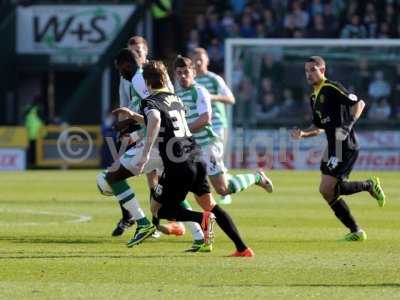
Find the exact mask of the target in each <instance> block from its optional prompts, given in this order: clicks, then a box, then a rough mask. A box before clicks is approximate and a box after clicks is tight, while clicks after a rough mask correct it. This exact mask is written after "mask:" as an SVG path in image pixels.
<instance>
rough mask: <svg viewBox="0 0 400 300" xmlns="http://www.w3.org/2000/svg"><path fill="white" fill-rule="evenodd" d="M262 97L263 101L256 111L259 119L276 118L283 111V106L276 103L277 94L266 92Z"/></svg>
mask: <svg viewBox="0 0 400 300" xmlns="http://www.w3.org/2000/svg"><path fill="white" fill-rule="evenodd" d="M262 99H263V101H262V102H261V104H260V105H259V108H258V109H257V112H256V117H257V120H259V121H267V120H268V119H272V118H276V117H277V116H278V115H279V114H280V112H281V107H280V105H279V104H278V103H276V101H275V95H274V94H273V93H266V94H264V95H263V98H262Z"/></svg>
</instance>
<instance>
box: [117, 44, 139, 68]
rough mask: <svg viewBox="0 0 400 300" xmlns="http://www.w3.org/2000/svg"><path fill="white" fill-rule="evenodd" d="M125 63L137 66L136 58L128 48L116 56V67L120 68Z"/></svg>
mask: <svg viewBox="0 0 400 300" xmlns="http://www.w3.org/2000/svg"><path fill="white" fill-rule="evenodd" d="M124 62H128V63H134V64H136V59H135V56H134V54H133V53H132V52H131V51H130V50H129V49H128V48H122V49H121V50H119V52H118V54H117V55H116V56H115V65H117V66H118V65H120V64H121V63H124Z"/></svg>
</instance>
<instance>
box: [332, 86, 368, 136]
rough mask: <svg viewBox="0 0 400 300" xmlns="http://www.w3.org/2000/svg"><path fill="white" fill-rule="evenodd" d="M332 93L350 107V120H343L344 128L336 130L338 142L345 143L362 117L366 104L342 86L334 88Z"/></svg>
mask: <svg viewBox="0 0 400 300" xmlns="http://www.w3.org/2000/svg"><path fill="white" fill-rule="evenodd" d="M330 92H331V93H334V96H335V97H336V98H338V99H339V101H340V103H341V104H343V105H346V106H349V107H350V118H348V119H345V120H343V121H342V126H341V127H338V128H336V133H335V135H336V139H337V140H339V141H344V140H345V139H346V138H347V136H348V135H349V133H350V131H351V130H352V128H353V126H354V124H355V123H356V122H357V120H358V119H359V117H360V116H361V114H362V112H363V110H364V108H365V102H364V101H363V100H361V99H359V98H358V97H357V95H355V94H353V93H349V92H348V91H347V90H346V89H345V88H343V87H341V86H332V87H331V89H330Z"/></svg>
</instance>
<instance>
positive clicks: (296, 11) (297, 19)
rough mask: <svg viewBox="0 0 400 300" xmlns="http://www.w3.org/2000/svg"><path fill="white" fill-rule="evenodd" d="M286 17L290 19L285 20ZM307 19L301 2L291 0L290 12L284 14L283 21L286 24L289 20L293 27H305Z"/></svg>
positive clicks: (307, 16)
mask: <svg viewBox="0 0 400 300" xmlns="http://www.w3.org/2000/svg"><path fill="white" fill-rule="evenodd" d="M287 18H289V19H291V20H290V21H287ZM309 19H310V16H309V15H308V13H307V12H306V11H304V10H303V9H302V7H301V3H300V2H299V1H293V3H292V9H291V12H290V13H289V14H287V15H286V17H285V20H284V23H285V24H287V22H289V24H290V23H291V22H293V25H294V27H295V28H299V29H305V28H306V27H307V25H308V22H309Z"/></svg>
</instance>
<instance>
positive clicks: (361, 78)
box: [350, 59, 371, 98]
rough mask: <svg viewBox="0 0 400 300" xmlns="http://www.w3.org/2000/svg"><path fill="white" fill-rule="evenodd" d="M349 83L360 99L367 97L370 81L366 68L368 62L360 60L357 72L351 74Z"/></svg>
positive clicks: (367, 67) (367, 68) (369, 74)
mask: <svg viewBox="0 0 400 300" xmlns="http://www.w3.org/2000/svg"><path fill="white" fill-rule="evenodd" d="M351 78H352V79H351V80H350V82H352V83H353V84H354V89H355V91H356V92H357V93H356V94H357V95H358V94H359V95H360V96H361V97H362V98H365V97H367V96H368V87H369V83H370V80H371V72H370V70H369V66H368V60H366V59H362V60H360V61H359V63H358V71H357V72H353V73H352V77H351Z"/></svg>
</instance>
